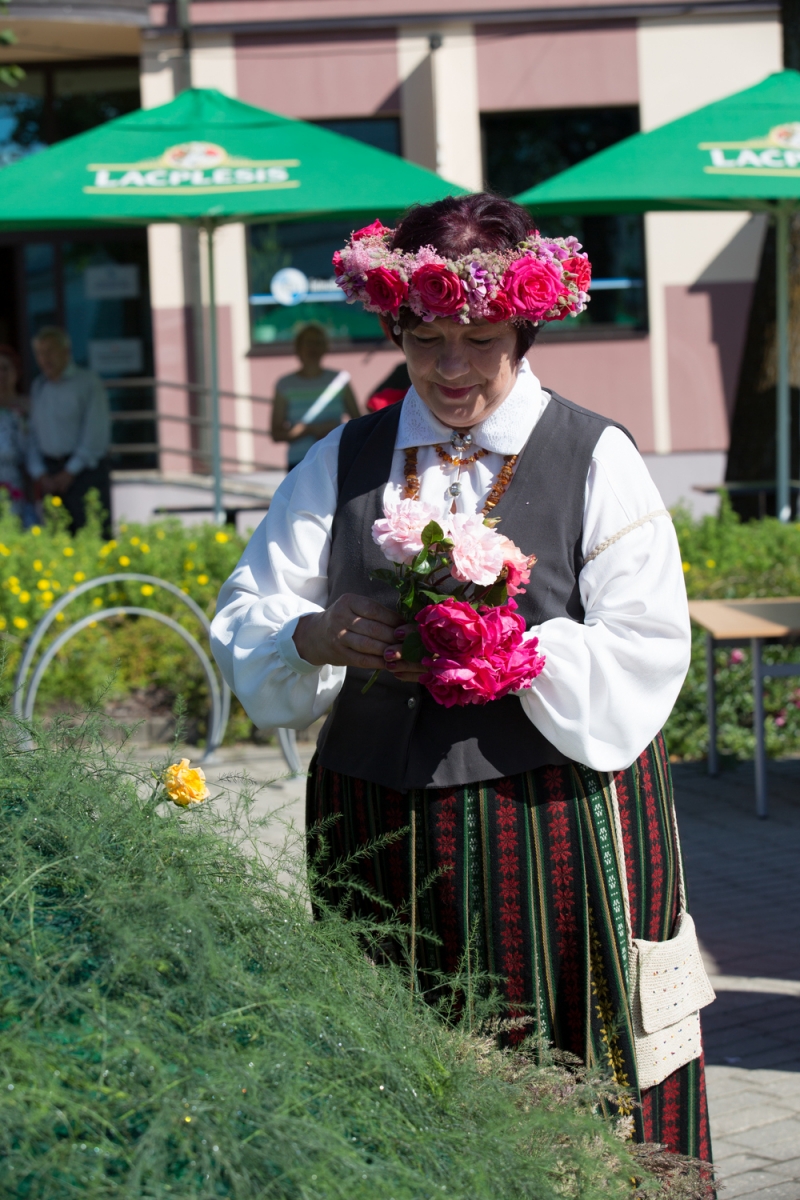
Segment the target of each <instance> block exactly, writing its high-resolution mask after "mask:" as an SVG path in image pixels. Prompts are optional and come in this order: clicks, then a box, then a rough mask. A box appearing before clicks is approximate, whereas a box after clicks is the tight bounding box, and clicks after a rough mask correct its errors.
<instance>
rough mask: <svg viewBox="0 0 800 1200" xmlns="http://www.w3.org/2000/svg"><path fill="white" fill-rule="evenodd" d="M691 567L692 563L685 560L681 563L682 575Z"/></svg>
mask: <svg viewBox="0 0 800 1200" xmlns="http://www.w3.org/2000/svg"><path fill="white" fill-rule="evenodd" d="M691 569H692V564H691V563H687V562H685V563H684V564H683V573H684V575H685V574H686V573H687V572H688V571H691Z"/></svg>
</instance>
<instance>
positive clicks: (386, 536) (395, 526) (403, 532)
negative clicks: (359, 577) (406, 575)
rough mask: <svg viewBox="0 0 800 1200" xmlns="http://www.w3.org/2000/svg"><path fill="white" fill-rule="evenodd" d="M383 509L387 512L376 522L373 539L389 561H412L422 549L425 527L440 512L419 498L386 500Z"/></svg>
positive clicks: (373, 528)
mask: <svg viewBox="0 0 800 1200" xmlns="http://www.w3.org/2000/svg"><path fill="white" fill-rule="evenodd" d="M383 511H384V516H383V517H382V518H381V519H380V520H378V521H375V522H374V523H373V526H372V538H373V541H374V542H375V543H376V545H378V546H380V548H381V550H382V551H383V553H384V555H385V556H386V558H388V559H389V562H394V563H405V564H406V565H409V564H410V563H412V562H413V561H414V559H415V558H416V556H417V555H418V554H419V552H420V550H421V549H422V531H423V529H424V528H425V526H426V525H428V524H429V523H430V522H431V521H435V520H437V518H438V516H439V514H438V512H437V510H436V509H435V508H432V507H431V506H430V505H429V504H423V503H422V502H421V501H420V500H400V501H398V502H397V503H396V504H387V505H386V507H385V508H384V510H383Z"/></svg>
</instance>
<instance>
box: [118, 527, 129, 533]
mask: <svg viewBox="0 0 800 1200" xmlns="http://www.w3.org/2000/svg"><path fill="white" fill-rule="evenodd" d="M119 531H120V533H127V532H128V526H127V525H120V527H119Z"/></svg>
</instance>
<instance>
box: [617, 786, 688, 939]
mask: <svg viewBox="0 0 800 1200" xmlns="http://www.w3.org/2000/svg"><path fill="white" fill-rule="evenodd" d="M608 790H609V792H610V793H611V807H612V809H613V812H614V840H615V842H616V844H617V861H618V862H619V865H620V872H619V873H620V883H621V885H622V903H623V907H624V909H625V927H626V929H627V931H628V949H629V951H632V950H633V925H632V923H631V902H630V896H629V895H628V869H627V864H626V862H625V843H624V842H623V840H622V819H621V817H620V812H619V798H618V796H617V785H616V783H615V782H614V776H613V775H609V777H608ZM670 807H671V809H672V828H673V831H674V833H675V853H676V854H677V857H678V898H679V901H680V909H679V911H678V916H681V915H682V914H683V913H685V912H686V880H685V879H684V875H683V855H682V854H681V840H680V837H679V836H678V814H677V813H676V811H675V802H674V800H673V801H672V802H671V805H670Z"/></svg>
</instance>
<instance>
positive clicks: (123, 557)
mask: <svg viewBox="0 0 800 1200" xmlns="http://www.w3.org/2000/svg"><path fill="white" fill-rule="evenodd" d="M119 565H120V566H121V567H129V566H130V565H131V560H130V559H129V558H128V556H127V554H120V556H119Z"/></svg>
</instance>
